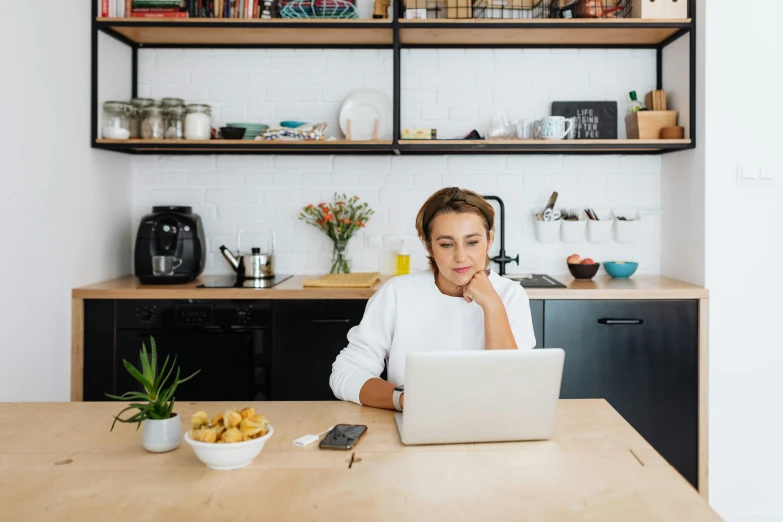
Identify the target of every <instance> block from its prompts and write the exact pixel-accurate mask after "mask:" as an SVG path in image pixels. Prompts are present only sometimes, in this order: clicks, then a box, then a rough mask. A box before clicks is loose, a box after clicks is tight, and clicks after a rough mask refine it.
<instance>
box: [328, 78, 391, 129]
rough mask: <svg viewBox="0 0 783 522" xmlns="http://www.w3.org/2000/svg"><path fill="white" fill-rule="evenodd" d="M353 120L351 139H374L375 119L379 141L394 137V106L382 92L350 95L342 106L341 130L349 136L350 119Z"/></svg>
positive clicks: (374, 91) (361, 91)
mask: <svg viewBox="0 0 783 522" xmlns="http://www.w3.org/2000/svg"><path fill="white" fill-rule="evenodd" d="M349 118H350V120H351V139H352V140H353V141H367V140H371V139H372V134H373V129H374V126H375V119H376V118H377V119H378V139H381V140H390V139H391V137H392V105H391V103H390V102H389V99H388V98H387V97H386V96H384V94H383V93H382V92H381V91H378V90H375V89H362V90H360V91H355V92H352V93H351V94H349V95H348V97H347V98H345V100H343V104H342V105H341V106H340V130H341V131H342V132H343V134H345V135H346V136H347V135H348V119H349Z"/></svg>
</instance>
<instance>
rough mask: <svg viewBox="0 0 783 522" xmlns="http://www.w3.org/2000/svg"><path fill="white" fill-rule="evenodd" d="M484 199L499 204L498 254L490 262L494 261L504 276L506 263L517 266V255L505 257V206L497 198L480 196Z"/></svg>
mask: <svg viewBox="0 0 783 522" xmlns="http://www.w3.org/2000/svg"><path fill="white" fill-rule="evenodd" d="M481 197H482V198H484V199H494V200H495V201H497V202H498V203H499V204H500V252H499V253H498V255H497V256H495V257H493V258H492V259H490V261H494V262H495V263H497V264H498V267H499V268H498V273H499V274H500V275H505V274H506V265H507V264H508V263H511V262H512V261H513V262H514V263H516V264H517V265H519V254H517V257H509V256H508V255H506V237H505V227H506V217H505V214H506V206H505V205H504V204H503V200H502V199H500V198H499V197H497V196H481Z"/></svg>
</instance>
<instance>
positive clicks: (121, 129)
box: [101, 101, 133, 140]
mask: <svg viewBox="0 0 783 522" xmlns="http://www.w3.org/2000/svg"><path fill="white" fill-rule="evenodd" d="M132 112H133V107H132V106H131V104H130V103H127V102H122V101H107V102H105V103H104V104H103V120H102V121H103V126H102V127H101V136H103V138H104V139H107V140H127V139H128V138H130V135H131V133H130V117H131V114H132Z"/></svg>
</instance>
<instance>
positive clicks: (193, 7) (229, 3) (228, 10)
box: [97, 0, 274, 18]
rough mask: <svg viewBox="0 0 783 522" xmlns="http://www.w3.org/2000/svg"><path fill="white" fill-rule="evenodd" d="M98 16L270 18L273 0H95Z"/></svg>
mask: <svg viewBox="0 0 783 522" xmlns="http://www.w3.org/2000/svg"><path fill="white" fill-rule="evenodd" d="M97 2H98V15H99V16H100V17H101V18H272V17H273V16H274V15H273V14H272V12H273V4H274V1H273V0H97Z"/></svg>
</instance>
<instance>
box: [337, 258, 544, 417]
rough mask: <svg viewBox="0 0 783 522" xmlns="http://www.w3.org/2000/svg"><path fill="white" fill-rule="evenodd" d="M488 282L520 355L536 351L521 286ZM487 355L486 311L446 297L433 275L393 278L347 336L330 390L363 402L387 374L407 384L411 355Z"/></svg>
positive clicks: (502, 279)
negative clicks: (364, 392)
mask: <svg viewBox="0 0 783 522" xmlns="http://www.w3.org/2000/svg"><path fill="white" fill-rule="evenodd" d="M489 280H490V282H491V283H492V286H493V287H495V290H496V291H497V293H498V295H499V296H500V298H501V300H502V301H503V305H504V306H505V307H506V313H507V314H508V320H509V323H510V325H511V331H512V333H513V334H514V340H515V341H516V343H517V347H518V348H519V349H522V350H525V349H531V348H534V347H535V345H536V338H535V334H534V333H533V321H532V319H531V316H530V302H529V300H528V297H527V293H525V290H524V288H522V286H521V285H520V284H519V283H517V282H515V281H512V280H510V279H507V278H505V277H501V276H499V275H498V274H496V273H495V272H491V273H490V275H489ZM483 349H484V311H483V310H482V309H481V307H480V306H479V305H477V304H476V303H475V302H474V303H468V302H466V301H465V300H464V299H463V298H461V297H451V296H447V295H445V294H443V293H441V291H440V290H439V289H438V287H437V286H436V285H435V278H434V277H433V275H432V272H430V271H424V272H417V273H413V274H408V275H404V276H398V277H393V278H391V279H389V280H388V281H387V282H386V283H385V284H384V285H383V286H381V287H380V288H379V289H378V291H377V292H376V293H375V295H373V296H372V298H370V300H369V301H368V302H367V308H366V309H365V310H364V317H363V318H362V322H361V323H360V324H359V325H357V326H354V327H353V328H351V330H350V331H349V332H348V346H346V347H345V348H343V349H342V351H340V354H339V355H338V356H337V359H336V360H335V361H334V364H333V365H332V375H331V377H330V378H329V384H330V385H331V387H332V391H334V394H335V396H336V397H337V398H338V399H341V400H346V401H352V402H355V403H357V404H361V402H359V391H360V390H361V389H362V386H364V383H365V382H367V381H368V380H369V379H372V378H373V377H379V376H380V375H381V373H382V372H383V368H384V363H385V362H386V361H387V360H388V371H387V375H386V377H387V380H388V381H389V382H390V383H392V384H394V385H395V386H396V385H400V384H404V383H405V357H406V355H407V354H409V353H412V352H431V351H468V350H483Z"/></svg>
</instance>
